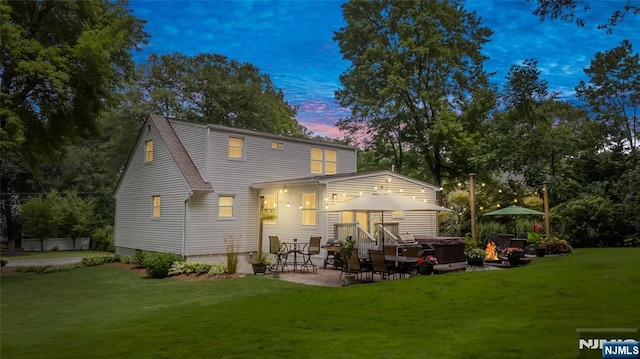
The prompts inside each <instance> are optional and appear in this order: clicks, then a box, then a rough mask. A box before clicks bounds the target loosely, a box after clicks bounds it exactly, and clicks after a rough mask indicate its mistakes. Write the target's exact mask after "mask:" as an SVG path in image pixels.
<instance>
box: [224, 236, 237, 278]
mask: <svg viewBox="0 0 640 359" xmlns="http://www.w3.org/2000/svg"><path fill="white" fill-rule="evenodd" d="M225 247H226V249H227V269H228V271H229V274H235V273H236V272H237V271H238V241H236V240H225Z"/></svg>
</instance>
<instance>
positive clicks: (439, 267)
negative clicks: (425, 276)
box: [433, 262, 467, 274]
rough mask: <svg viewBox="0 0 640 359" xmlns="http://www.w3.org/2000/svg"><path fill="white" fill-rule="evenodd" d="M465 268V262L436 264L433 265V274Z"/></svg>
mask: <svg viewBox="0 0 640 359" xmlns="http://www.w3.org/2000/svg"><path fill="white" fill-rule="evenodd" d="M466 270H467V265H466V263H465V262H456V263H449V264H436V265H435V266H433V273H434V274H445V273H450V272H464V271H466Z"/></svg>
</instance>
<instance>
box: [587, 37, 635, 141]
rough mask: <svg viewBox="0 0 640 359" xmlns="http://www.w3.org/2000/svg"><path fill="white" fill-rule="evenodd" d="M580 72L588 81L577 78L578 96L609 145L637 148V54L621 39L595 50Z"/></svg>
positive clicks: (628, 43) (629, 43)
mask: <svg viewBox="0 0 640 359" xmlns="http://www.w3.org/2000/svg"><path fill="white" fill-rule="evenodd" d="M584 72H585V73H586V74H587V76H588V77H589V81H588V82H585V81H580V84H579V85H578V86H577V87H576V92H577V95H578V98H580V99H581V100H583V101H585V102H586V103H587V104H588V105H589V107H590V109H591V112H592V113H593V115H594V120H595V121H597V122H598V123H599V124H601V125H602V126H603V127H604V128H605V131H606V134H607V135H606V136H605V137H606V138H607V139H608V140H609V141H610V143H611V144H612V145H614V146H617V147H620V148H624V149H628V150H630V151H632V152H635V151H638V148H640V142H638V140H639V138H640V55H639V54H638V53H635V54H634V53H633V48H632V46H631V42H629V41H628V40H624V41H622V43H621V44H620V46H618V47H615V48H613V49H611V50H609V51H605V52H598V53H596V55H595V58H594V59H593V60H591V64H590V65H589V67H588V68H586V69H585V70H584Z"/></svg>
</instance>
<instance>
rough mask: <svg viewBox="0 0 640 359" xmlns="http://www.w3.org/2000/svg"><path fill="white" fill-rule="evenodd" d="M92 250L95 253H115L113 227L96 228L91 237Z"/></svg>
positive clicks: (107, 225) (108, 225)
mask: <svg viewBox="0 0 640 359" xmlns="http://www.w3.org/2000/svg"><path fill="white" fill-rule="evenodd" d="M91 249H92V250H94V251H104V252H113V226H112V225H110V224H106V225H104V226H102V227H99V228H96V229H95V230H94V231H93V233H92V235H91Z"/></svg>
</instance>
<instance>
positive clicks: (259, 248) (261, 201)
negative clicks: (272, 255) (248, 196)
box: [258, 196, 264, 258]
mask: <svg viewBox="0 0 640 359" xmlns="http://www.w3.org/2000/svg"><path fill="white" fill-rule="evenodd" d="M258 209H259V211H258V218H259V219H260V227H258V258H260V255H261V254H262V228H263V224H262V211H263V210H264V196H260V206H259V207H258Z"/></svg>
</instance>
